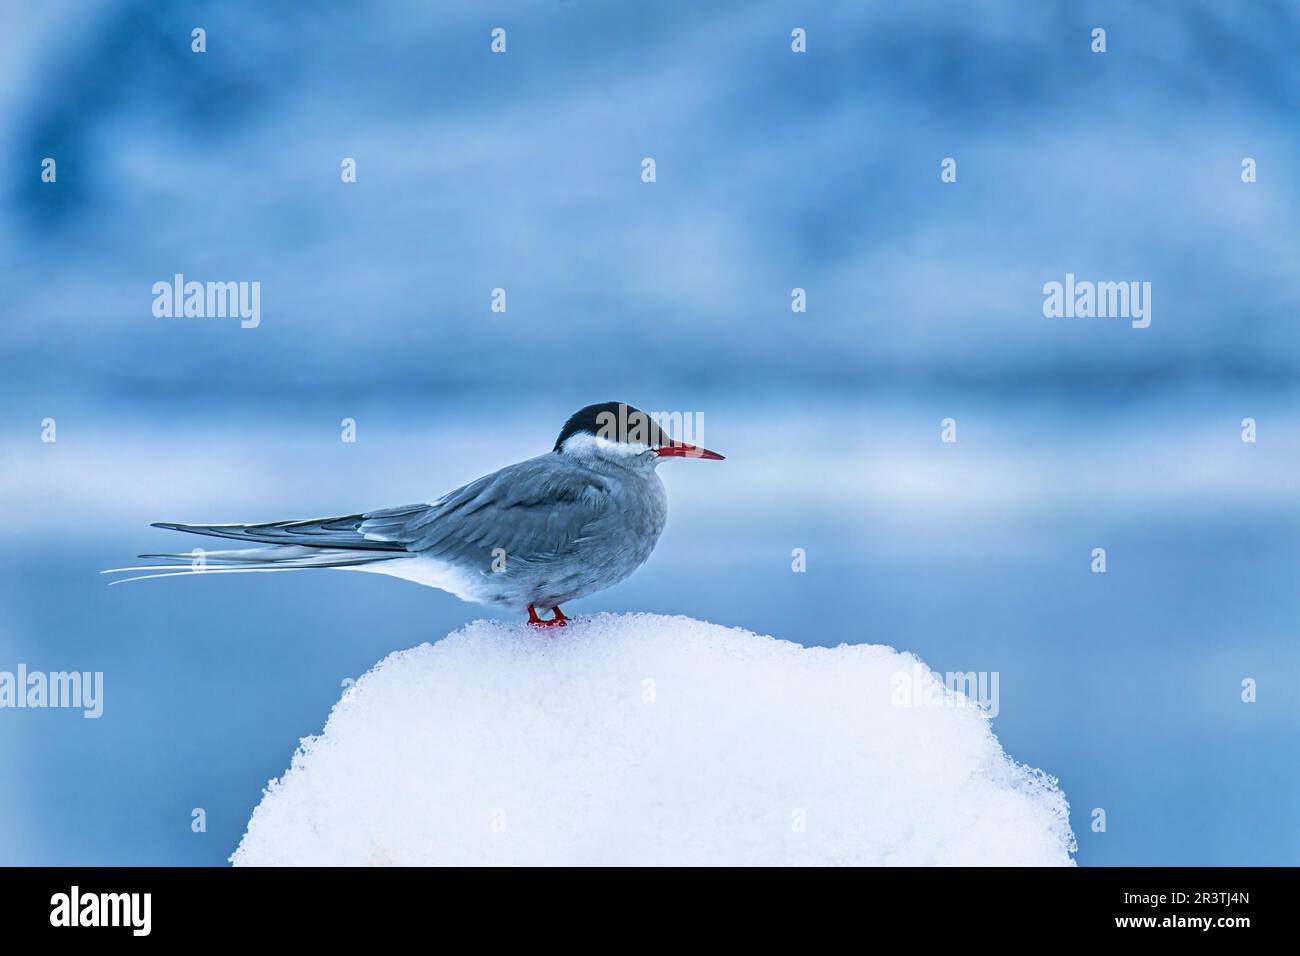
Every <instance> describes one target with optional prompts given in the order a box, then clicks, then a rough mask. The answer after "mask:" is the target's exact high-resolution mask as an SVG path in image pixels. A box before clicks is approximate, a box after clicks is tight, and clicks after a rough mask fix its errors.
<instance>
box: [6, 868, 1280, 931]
mask: <svg viewBox="0 0 1300 956" xmlns="http://www.w3.org/2000/svg"><path fill="white" fill-rule="evenodd" d="M1296 873H1297V871H1296V870H1292V869H1230V868H1229V869H1211V868H1205V869H1196V868H1192V869H1145V868H1132V869H1061V870H1045V869H1044V870H1037V869H1035V870H1026V869H949V870H925V869H889V870H862V869H852V870H848V869H841V870H806V869H803V870H757V869H746V870H721V869H697V870H681V869H653V870H646V869H609V870H559V869H556V870H535V869H510V870H486V869H457V870H450V869H431V870H420V869H388V870H382V869H381V870H355V869H289V870H253V869H240V870H234V869H163V868H159V869H125V868H123V869H118V868H98V869H96V868H82V869H78V868H33V869H23V868H11V869H0V919H2V920H3V925H4V927H5V935H6V939H8V940H10V941H14V942H16V941H17V940H19V939H25V938H29V937H32V936H44V937H47V938H49V939H56V938H57V937H60V936H67V937H71V936H75V937H77V940H78V941H79V942H81V943H90V942H97V941H99V940H108V939H109V937H116V938H118V939H121V940H128V939H160V940H166V941H169V942H189V941H197V942H204V943H211V942H220V941H223V940H227V939H228V940H232V941H233V940H247V939H249V938H250V937H251V936H258V935H260V934H262V933H264V932H267V931H270V932H277V931H280V932H289V933H292V934H293V939H294V941H295V942H310V941H312V940H314V939H320V940H322V941H323V942H331V943H339V942H342V941H345V940H347V939H349V938H354V937H355V938H358V939H369V940H371V941H373V940H374V937H375V933H376V931H381V930H382V931H383V932H384V933H385V934H389V933H398V932H402V931H409V932H418V933H424V934H427V933H429V932H430V931H431V930H433V929H434V928H435V927H436V926H442V928H443V929H446V930H456V931H461V932H463V931H472V932H475V933H484V934H487V936H486V937H485V941H486V939H490V940H491V941H493V942H500V941H501V939H502V937H508V936H509V935H511V933H512V931H517V932H519V933H520V935H521V936H523V935H527V936H528V938H529V939H530V940H531V941H532V942H533V943H534V944H541V943H546V942H547V940H548V938H549V939H550V941H552V942H554V941H555V940H556V939H557V938H560V939H564V938H567V939H574V938H575V937H578V938H581V937H588V936H589V937H590V938H592V940H593V941H598V939H597V937H599V938H603V939H604V940H605V942H606V943H610V944H612V943H613V942H614V939H612V938H610V937H609V936H608V935H607V934H608V933H609V932H610V931H611V929H612V930H613V931H614V932H615V933H616V934H619V935H620V936H621V935H622V934H624V933H626V934H631V936H633V937H644V938H647V939H652V938H654V937H655V936H656V934H659V933H662V932H669V931H674V932H675V931H676V930H678V929H679V928H680V929H682V930H683V931H686V932H689V938H690V939H691V940H692V941H693V942H695V943H699V942H700V941H701V940H702V939H706V938H717V939H720V940H722V939H725V940H726V941H728V942H729V943H730V944H733V945H734V944H735V943H738V942H739V941H740V939H741V938H743V937H744V936H746V935H747V933H746V930H749V931H751V932H753V933H755V934H758V935H760V936H761V937H762V938H763V939H764V941H768V942H770V941H773V939H774V936H775V935H776V934H781V933H782V932H789V933H791V934H794V935H795V936H796V937H797V936H798V935H799V934H800V933H803V934H805V935H806V934H807V933H808V932H810V931H815V930H822V929H838V928H841V927H844V926H846V925H848V924H852V925H853V926H854V927H856V928H855V929H854V932H855V933H872V932H874V931H876V930H877V929H880V930H888V931H889V932H890V933H891V934H893V936H895V937H896V936H898V935H900V934H901V935H903V936H904V937H910V936H913V935H915V937H916V939H917V942H934V941H935V940H936V939H937V938H938V937H943V938H951V940H952V941H953V942H958V941H967V940H971V939H974V938H976V937H974V936H971V935H969V934H968V933H967V932H966V931H967V930H971V931H974V930H975V929H979V930H980V931H981V932H983V931H992V930H1004V931H1012V932H1024V931H1030V932H1040V931H1050V932H1064V933H1068V934H1069V936H1070V938H1079V937H1080V936H1082V937H1093V936H1097V935H1106V936H1112V935H1113V936H1115V937H1117V938H1118V937H1123V936H1133V937H1136V938H1140V939H1148V940H1149V939H1153V938H1162V937H1163V938H1169V939H1175V938H1186V937H1188V936H1191V935H1200V936H1203V937H1206V938H1212V939H1215V940H1219V941H1224V942H1230V941H1232V940H1233V939H1238V938H1241V937H1240V936H1239V934H1242V933H1251V932H1253V931H1255V930H1261V929H1262V930H1265V931H1269V930H1271V931H1272V932H1273V933H1277V932H1279V931H1284V930H1286V929H1287V928H1288V926H1289V924H1290V923H1291V920H1292V913H1291V912H1288V911H1289V910H1290V909H1291V901H1292V900H1293V898H1294V896H1295V890H1296V884H1297V877H1296ZM619 925H622V926H623V930H621V931H620V930H619V929H618V926H619ZM963 927H964V929H963ZM936 934H938V936H936ZM805 942H807V940H805Z"/></svg>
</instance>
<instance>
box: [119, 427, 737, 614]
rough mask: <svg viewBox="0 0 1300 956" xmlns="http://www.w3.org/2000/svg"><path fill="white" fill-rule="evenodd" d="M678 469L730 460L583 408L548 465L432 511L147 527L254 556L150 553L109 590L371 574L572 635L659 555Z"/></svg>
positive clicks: (513, 470) (468, 490)
mask: <svg viewBox="0 0 1300 956" xmlns="http://www.w3.org/2000/svg"><path fill="white" fill-rule="evenodd" d="M670 458H700V459H709V460H715V461H723V460H725V459H724V457H723V456H722V455H719V454H718V453H717V452H714V451H710V450H709V449H707V448H702V447H698V446H696V445H691V444H688V443H686V442H682V441H676V440H674V439H673V438H671V437H669V435H668V434H667V433H666V432H665V431H663V429H661V428H660V427H659V426H658V424H656V423H655V421H654V420H653V418H652V417H651V416H650V415H648V414H646V413H645V412H643V411H641V410H640V409H638V408H635V407H633V406H631V405H628V404H626V403H623V402H602V403H599V404H595V405H587V406H586V407H585V408H581V409H579V410H578V411H577V412H575V413H574V414H573V415H571V416H570V417H569V419H568V421H566V422H565V423H564V427H563V428H562V429H561V430H560V433H559V436H558V437H557V438H556V440H555V446H554V447H553V448H552V449H551V451H550V452H548V453H546V454H543V455H538V456H537V457H535V458H529V459H527V460H525V461H521V462H518V463H516V464H513V465H507V466H506V467H504V468H502V469H500V470H499V471H494V472H492V474H490V475H485V476H484V477H482V478H479V479H478V480H476V481H471V482H470V483H469V484H466V485H463V486H461V487H460V488H457V489H455V490H454V491H450V492H448V493H447V494H445V495H443V496H442V497H441V498H438V499H437V500H436V501H434V502H432V503H430V504H413V505H402V506H399V507H396V508H384V509H381V510H378V511H367V512H361V513H358V514H350V515H343V516H340V517H334V518H312V519H307V520H291V521H270V522H266V523H262V524H181V523H178V522H170V521H158V522H154V523H153V524H152V525H151V526H152V527H155V528H166V529H170V530H173V531H184V532H188V533H190V534H198V535H209V536H213V537H218V538H228V539H233V540H235V541H241V542H246V543H251V544H255V545H258V547H251V548H239V549H234V550H218V551H206V552H204V551H202V550H196V551H195V552H192V553H189V554H185V553H154V554H142V555H139V557H141V558H151V559H159V560H165V561H168V562H171V563H170V564H161V565H147V566H143V567H133V568H113V569H110V570H108V571H104V572H102V573H104V574H116V573H119V572H137V571H150V572H155V573H151V574H146V575H139V576H136V577H130V578H121V579H118V580H115V581H113V582H112V583H113V584H124V583H126V582H128V581H141V580H147V579H150V578H161V577H173V576H176V575H182V574H195V573H205V574H220V573H231V572H236V573H238V572H255V571H297V570H304V569H307V568H338V569H343V570H350V571H369V572H374V573H378V574H387V575H391V576H392V577H396V578H403V579H405V580H408V581H414V582H416V583H417V584H423V585H426V586H428V587H433V588H439V589H441V590H443V591H447V592H450V593H451V594H454V595H455V596H456V597H458V598H460V599H462V600H465V601H470V602H474V603H479V604H488V605H494V606H497V607H501V608H507V609H511V610H517V611H519V612H520V613H524V612H526V613H527V614H528V623H529V624H531V625H533V626H535V627H563V626H564V625H565V624H567V623H568V621H569V618H568V617H566V616H565V614H564V612H563V610H561V607H560V605H562V604H567V603H569V602H571V601H575V600H578V599H579V598H583V597H586V596H588V595H590V594H594V593H596V592H597V591H602V590H604V589H605V588H608V587H612V586H613V585H615V584H617V583H619V582H620V581H622V580H624V579H625V578H627V577H628V576H629V575H631V574H632V572H634V571H635V570H636V569H637V568H639V567H640V566H641V565H642V564H644V563H645V562H646V560H647V559H648V558H649V557H650V554H651V552H652V551H654V549H655V545H656V544H657V543H658V541H659V537H660V535H661V534H662V533H663V530H664V523H665V521H666V518H667V514H668V499H667V495H666V494H665V491H664V486H663V482H662V481H661V480H660V478H659V475H658V474H657V472H656V468H657V467H658V466H659V465H660V464H661V463H662V462H664V461H666V460H667V459H670ZM179 564H189V565H190V567H189V568H179V567H178V565H179ZM539 610H542V611H550V612H551V617H549V618H543V617H541V616H540V615H539V614H538V611H539Z"/></svg>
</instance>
